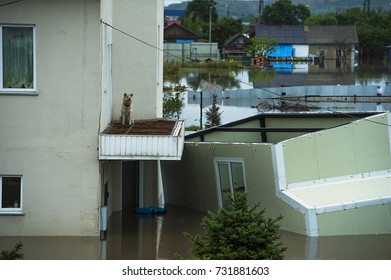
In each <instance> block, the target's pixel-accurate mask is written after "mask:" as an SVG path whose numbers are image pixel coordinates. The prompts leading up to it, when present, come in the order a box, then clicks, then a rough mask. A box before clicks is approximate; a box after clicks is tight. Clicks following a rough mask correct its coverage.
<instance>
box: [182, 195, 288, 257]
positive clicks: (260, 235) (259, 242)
mask: <svg viewBox="0 0 391 280" xmlns="http://www.w3.org/2000/svg"><path fill="white" fill-rule="evenodd" d="M229 199H230V203H229V205H228V207H227V209H223V208H220V209H219V210H218V211H217V212H216V213H214V212H208V214H207V216H206V217H205V218H204V219H203V220H202V223H201V225H202V226H203V228H204V230H205V235H204V236H199V235H196V236H191V235H189V234H186V236H187V237H188V238H189V239H190V241H191V243H192V248H191V253H192V254H193V257H194V258H195V259H209V260H261V259H269V260H277V259H283V258H284V255H283V254H284V252H285V251H286V248H285V247H283V245H282V243H281V242H280V241H279V239H280V236H279V229H280V225H279V221H280V220H281V219H282V216H279V217H277V218H276V219H271V218H266V217H265V212H266V211H265V209H261V210H260V211H259V210H258V208H259V204H256V205H255V206H250V204H249V202H248V198H247V193H245V192H239V191H238V190H235V191H234V194H233V195H231V196H229Z"/></svg>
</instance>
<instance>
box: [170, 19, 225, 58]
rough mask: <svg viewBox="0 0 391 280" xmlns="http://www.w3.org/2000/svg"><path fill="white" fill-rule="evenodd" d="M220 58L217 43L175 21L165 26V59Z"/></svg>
mask: <svg viewBox="0 0 391 280" xmlns="http://www.w3.org/2000/svg"><path fill="white" fill-rule="evenodd" d="M206 59H212V60H217V59H219V52H218V47H217V43H211V44H210V43H209V42H206V41H205V40H204V39H203V38H201V36H199V35H197V34H196V33H194V32H193V31H191V30H189V29H187V28H186V27H184V26H182V25H180V24H178V23H177V22H174V23H172V24H170V25H167V26H166V27H165V28H164V61H172V60H174V61H185V60H187V61H203V60H206Z"/></svg>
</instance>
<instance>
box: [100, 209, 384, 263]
mask: <svg viewBox="0 0 391 280" xmlns="http://www.w3.org/2000/svg"><path fill="white" fill-rule="evenodd" d="M204 216H205V213H204V212H200V211H194V210H191V209H187V208H183V207H177V206H171V205H168V206H167V213H166V214H164V215H159V216H149V215H136V214H131V213H122V214H121V213H120V212H117V213H115V215H114V216H113V217H112V220H111V226H112V229H111V230H109V232H108V238H107V259H115V260H119V259H133V260H135V259H177V257H176V255H177V254H179V255H180V256H182V257H183V258H184V259H191V254H190V253H189V250H190V247H191V246H190V242H189V240H188V239H187V238H186V237H185V236H184V234H183V232H188V233H190V234H191V235H195V234H202V228H201V226H200V222H201V219H202V218H203V217H204ZM281 241H282V243H283V244H284V246H285V247H287V248H288V249H287V251H286V253H285V259H287V260H305V259H326V260H334V259H336V260H338V259H340V260H344V259H349V260H381V259H391V234H390V235H362V236H333V237H319V238H311V237H306V236H303V235H300V234H295V233H291V232H287V231H281Z"/></svg>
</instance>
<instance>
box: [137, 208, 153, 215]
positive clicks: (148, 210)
mask: <svg viewBox="0 0 391 280" xmlns="http://www.w3.org/2000/svg"><path fill="white" fill-rule="evenodd" d="M136 213H137V214H147V215H153V214H155V210H154V209H152V208H142V207H138V208H137V209H136Z"/></svg>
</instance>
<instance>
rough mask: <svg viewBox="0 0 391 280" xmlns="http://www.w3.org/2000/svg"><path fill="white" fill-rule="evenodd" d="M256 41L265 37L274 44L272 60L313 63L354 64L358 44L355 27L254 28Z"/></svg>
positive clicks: (262, 26)
mask: <svg viewBox="0 0 391 280" xmlns="http://www.w3.org/2000/svg"><path fill="white" fill-rule="evenodd" d="M255 36H256V38H260V37H268V38H273V39H275V40H276V41H277V42H278V44H279V45H278V47H277V49H276V50H275V51H273V52H270V53H268V54H267V55H268V56H269V57H272V58H282V59H289V58H291V57H292V58H303V57H311V58H314V59H315V61H316V62H317V63H323V62H324V61H325V60H338V61H341V62H347V63H352V64H353V62H354V57H355V49H356V46H357V44H358V37H357V31H356V27H355V26H341V25H330V26H299V25H296V26H279V25H260V24H258V25H256V27H255Z"/></svg>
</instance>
